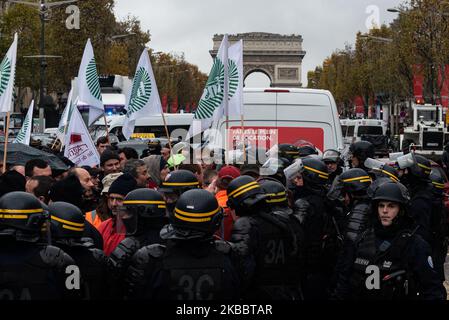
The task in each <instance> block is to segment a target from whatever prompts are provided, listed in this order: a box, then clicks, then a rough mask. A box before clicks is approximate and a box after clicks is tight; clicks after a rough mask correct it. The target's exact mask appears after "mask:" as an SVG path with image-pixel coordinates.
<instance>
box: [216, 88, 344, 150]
mask: <svg viewBox="0 0 449 320" xmlns="http://www.w3.org/2000/svg"><path fill="white" fill-rule="evenodd" d="M243 105H244V106H243V107H244V116H243V123H242V119H241V118H240V117H229V119H227V118H226V117H223V118H222V119H221V121H219V122H218V123H217V124H216V127H215V129H217V131H218V132H220V136H221V143H223V142H224V139H225V138H224V137H226V136H227V143H228V146H233V145H235V144H236V143H239V142H240V143H241V142H242V141H245V144H248V145H252V146H255V147H256V148H259V147H260V146H261V145H262V147H263V146H265V147H266V148H267V147H270V146H273V145H274V144H281V143H290V144H295V145H299V144H301V143H303V142H304V141H306V142H310V143H312V144H313V145H315V147H316V148H318V149H319V150H320V151H324V150H326V149H336V150H342V149H343V137H342V130H341V126H340V121H339V117H338V111H337V106H336V104H335V101H334V98H333V96H332V94H331V93H330V92H329V91H327V90H315V89H291V88H245V89H244V95H243ZM242 124H243V130H242ZM226 129H229V130H226ZM226 132H227V134H226ZM242 132H243V135H242ZM213 144H214V145H217V144H220V141H214V142H213Z"/></svg>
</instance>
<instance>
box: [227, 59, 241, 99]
mask: <svg viewBox="0 0 449 320" xmlns="http://www.w3.org/2000/svg"><path fill="white" fill-rule="evenodd" d="M228 72H229V93H228V94H229V99H231V98H232V97H233V96H234V94H235V92H236V91H237V87H238V85H239V70H238V68H237V64H236V63H235V62H234V61H233V60H231V59H228Z"/></svg>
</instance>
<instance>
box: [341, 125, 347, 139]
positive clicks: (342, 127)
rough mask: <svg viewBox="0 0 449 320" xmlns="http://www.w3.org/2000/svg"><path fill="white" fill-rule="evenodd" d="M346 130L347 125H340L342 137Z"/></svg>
mask: <svg viewBox="0 0 449 320" xmlns="http://www.w3.org/2000/svg"><path fill="white" fill-rule="evenodd" d="M346 130H348V126H341V134H342V135H343V137H346Z"/></svg>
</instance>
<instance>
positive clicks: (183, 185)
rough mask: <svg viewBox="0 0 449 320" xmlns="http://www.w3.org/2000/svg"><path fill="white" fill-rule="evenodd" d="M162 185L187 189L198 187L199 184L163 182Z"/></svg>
mask: <svg viewBox="0 0 449 320" xmlns="http://www.w3.org/2000/svg"><path fill="white" fill-rule="evenodd" d="M162 185H163V186H167V187H187V186H197V185H199V182H162Z"/></svg>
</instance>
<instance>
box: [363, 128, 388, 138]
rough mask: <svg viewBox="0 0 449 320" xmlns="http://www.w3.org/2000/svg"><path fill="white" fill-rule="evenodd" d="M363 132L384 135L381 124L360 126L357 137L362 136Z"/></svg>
mask: <svg viewBox="0 0 449 320" xmlns="http://www.w3.org/2000/svg"><path fill="white" fill-rule="evenodd" d="M362 134H375V135H380V136H381V135H383V132H382V127H380V126H359V129H358V131H357V137H360V136H362Z"/></svg>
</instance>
